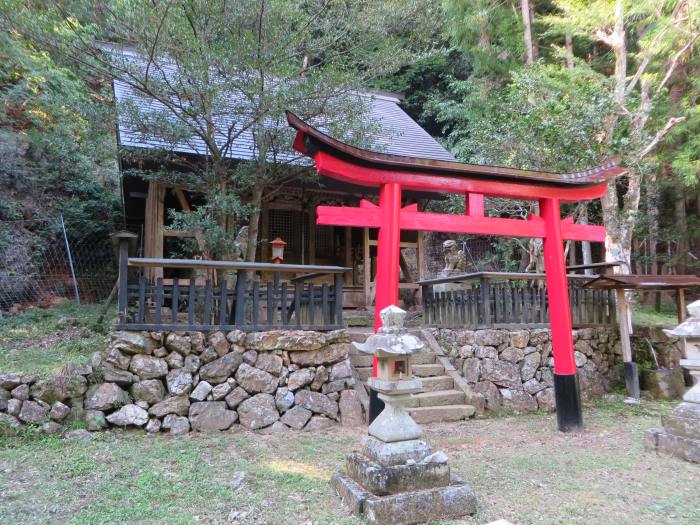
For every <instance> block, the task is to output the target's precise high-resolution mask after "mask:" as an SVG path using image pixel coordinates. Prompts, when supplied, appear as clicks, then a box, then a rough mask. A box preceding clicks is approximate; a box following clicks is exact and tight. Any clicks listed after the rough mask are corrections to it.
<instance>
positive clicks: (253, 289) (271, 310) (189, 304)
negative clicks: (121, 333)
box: [115, 249, 349, 331]
mask: <svg viewBox="0 0 700 525" xmlns="http://www.w3.org/2000/svg"><path fill="white" fill-rule="evenodd" d="M127 254H128V250H126V249H122V250H121V252H120V268H119V292H118V294H119V295H118V308H119V320H118V322H117V324H116V326H115V328H117V329H120V330H153V331H160V330H170V331H211V330H234V329H239V330H245V331H263V330H274V329H280V328H283V329H300V330H335V329H338V328H342V327H343V272H346V271H347V270H349V268H343V267H339V266H307V265H290V264H267V263H234V262H228V261H202V260H185V259H134V258H131V259H130V258H128V255H127ZM149 267H150V268H158V267H160V268H177V269H180V270H183V269H185V270H190V271H195V270H199V271H201V270H224V271H227V272H231V271H235V272H236V283H235V285H234V286H231V287H228V285H227V282H226V280H225V279H221V282H220V284H218V285H214V284H213V282H212V280H211V279H206V280H199V279H194V278H193V279H178V278H173V279H165V280H164V279H163V278H158V279H155V280H149V279H147V278H146V277H145V275H144V271H143V270H144V269H145V268H149ZM256 272H264V273H265V274H266V275H268V276H271V277H272V279H271V280H270V281H269V282H265V283H261V282H260V281H259V280H258V277H257V275H256ZM300 273H301V274H302V275H297V274H300ZM283 276H287V279H286V280H284V279H283ZM328 276H332V278H333V284H329V283H320V284H318V283H314V281H315V280H316V279H319V278H323V277H328Z"/></svg>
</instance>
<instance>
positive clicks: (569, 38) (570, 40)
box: [564, 33, 574, 69]
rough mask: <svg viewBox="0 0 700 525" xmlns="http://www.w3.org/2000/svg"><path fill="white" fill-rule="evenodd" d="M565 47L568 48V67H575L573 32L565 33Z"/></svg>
mask: <svg viewBox="0 0 700 525" xmlns="http://www.w3.org/2000/svg"><path fill="white" fill-rule="evenodd" d="M564 47H565V48H566V67H567V68H568V69H574V40H573V37H572V36H571V33H566V35H564Z"/></svg>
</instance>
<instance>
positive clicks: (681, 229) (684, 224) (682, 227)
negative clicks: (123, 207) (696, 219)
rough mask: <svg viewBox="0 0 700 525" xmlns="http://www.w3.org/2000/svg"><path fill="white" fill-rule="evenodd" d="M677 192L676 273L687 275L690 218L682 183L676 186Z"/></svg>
mask: <svg viewBox="0 0 700 525" xmlns="http://www.w3.org/2000/svg"><path fill="white" fill-rule="evenodd" d="M673 187H674V190H675V193H676V195H675V206H674V208H675V217H676V221H675V227H676V231H677V232H678V244H677V247H678V253H677V254H676V273H677V274H685V273H686V270H687V268H686V266H687V258H688V235H687V232H688V218H687V217H686V213H685V188H684V186H683V184H682V183H681V182H679V183H677V184H674V186H673Z"/></svg>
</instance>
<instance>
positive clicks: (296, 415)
mask: <svg viewBox="0 0 700 525" xmlns="http://www.w3.org/2000/svg"><path fill="white" fill-rule="evenodd" d="M311 416H312V413H311V410H307V409H306V408H304V407H300V406H295V407H293V408H290V409H289V410H287V411H286V412H285V413H284V414H283V415H282V417H281V418H280V421H282V423H284V424H285V425H287V426H289V427H291V428H293V429H295V430H301V429H302V428H304V425H306V423H307V422H308V421H309V419H311Z"/></svg>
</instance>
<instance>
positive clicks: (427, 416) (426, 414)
mask: <svg viewBox="0 0 700 525" xmlns="http://www.w3.org/2000/svg"><path fill="white" fill-rule="evenodd" d="M475 411H476V409H475V408H474V407H473V406H471V405H442V406H432V407H418V408H409V409H408V412H409V413H410V414H411V417H412V418H413V419H414V420H415V422H416V423H418V424H419V425H424V424H426V423H439V422H443V421H460V420H462V419H466V418H468V417H471V416H473V415H474V412H475Z"/></svg>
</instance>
